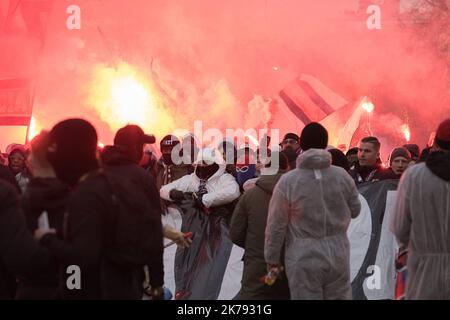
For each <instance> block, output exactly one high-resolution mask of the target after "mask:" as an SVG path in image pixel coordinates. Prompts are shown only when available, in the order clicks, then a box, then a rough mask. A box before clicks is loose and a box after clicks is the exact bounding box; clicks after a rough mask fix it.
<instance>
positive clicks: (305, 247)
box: [264, 123, 361, 300]
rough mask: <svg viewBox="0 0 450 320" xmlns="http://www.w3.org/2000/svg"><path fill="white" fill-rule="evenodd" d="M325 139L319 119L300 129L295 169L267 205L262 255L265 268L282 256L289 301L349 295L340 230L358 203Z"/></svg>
mask: <svg viewBox="0 0 450 320" xmlns="http://www.w3.org/2000/svg"><path fill="white" fill-rule="evenodd" d="M327 141H328V133H327V131H326V129H325V128H324V127H322V126H321V125H320V124H318V123H311V124H308V125H307V126H306V127H305V128H304V129H303V132H302V136H301V138H300V143H301V147H302V150H303V153H302V154H301V155H300V156H299V157H298V158H297V168H296V169H294V170H291V171H290V172H288V173H286V174H285V175H283V176H282V177H281V178H280V180H279V181H278V183H277V185H276V186H275V189H274V192H273V195H272V199H271V201H270V205H269V215H268V220H267V226H266V235H265V247H264V255H265V260H266V263H267V264H268V268H273V267H277V266H280V265H281V264H282V263H283V260H284V266H285V269H286V274H287V278H288V283H289V289H290V292H291V299H293V300H298V299H302V300H303V299H311V300H322V299H323V300H331V299H351V297H352V294H351V286H350V246H349V240H348V238H347V234H346V231H347V228H348V225H349V223H350V219H351V218H355V217H357V216H358V214H359V212H360V209H361V203H360V201H359V198H358V191H357V189H356V186H355V183H354V181H353V180H352V178H351V177H350V175H349V174H348V173H347V172H346V171H345V170H344V169H342V168H339V167H335V166H332V165H331V154H330V153H329V152H328V151H326V150H325V148H326V146H327ZM283 249H284V251H285V254H284V257H283V256H282V252H283Z"/></svg>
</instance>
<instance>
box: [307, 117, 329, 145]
mask: <svg viewBox="0 0 450 320" xmlns="http://www.w3.org/2000/svg"><path fill="white" fill-rule="evenodd" d="M327 145H328V132H327V129H325V128H324V127H323V126H322V125H321V124H320V123H317V122H311V123H309V124H307V125H306V126H305V127H304V128H303V131H302V134H301V136H300V147H301V148H302V150H303V151H306V150H308V149H312V148H314V149H325V148H326V147H327Z"/></svg>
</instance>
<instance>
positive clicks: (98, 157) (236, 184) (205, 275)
mask: <svg viewBox="0 0 450 320" xmlns="http://www.w3.org/2000/svg"><path fill="white" fill-rule="evenodd" d="M155 141H156V139H155V137H154V136H153V135H149V134H146V133H144V131H143V130H142V129H141V128H140V127H139V126H136V125H127V126H125V127H123V128H121V129H120V130H118V131H117V133H116V135H115V138H114V144H113V145H111V146H106V147H104V148H101V149H100V148H99V147H98V141H97V132H96V129H95V128H94V127H93V125H92V124H91V123H89V122H88V121H86V120H83V119H68V120H65V121H62V122H60V123H58V124H57V125H55V126H54V127H53V128H52V129H51V130H50V131H48V132H47V131H43V132H41V134H39V135H38V136H37V137H35V138H34V139H33V140H32V141H31V143H30V145H29V146H23V145H20V144H12V145H10V146H9V147H8V148H7V150H6V153H5V154H3V156H2V157H1V158H0V162H1V163H0V203H1V206H0V229H1V230H0V299H142V298H143V297H145V296H147V297H150V298H151V299H164V272H165V270H164V263H163V254H164V245H163V239H164V238H168V239H171V240H172V241H174V242H175V243H176V244H177V246H178V249H177V257H176V259H175V269H176V271H175V272H176V275H175V278H176V279H175V280H176V283H177V291H176V292H175V298H176V299H202V298H203V297H208V298H211V297H212V298H216V299H217V297H218V291H219V289H220V281H219V282H218V283H217V281H216V282H215V280H214V279H213V278H214V277H216V278H217V277H221V276H223V273H224V269H225V266H223V263H219V262H217V263H215V264H214V265H209V266H208V267H204V268H203V269H201V270H202V271H201V272H198V273H195V272H193V271H192V270H193V269H189V268H192V265H195V266H197V267H198V263H197V261H201V260H202V259H203V260H204V259H206V258H205V256H207V255H208V253H205V252H203V251H202V250H197V249H194V248H195V246H196V243H197V244H198V245H201V243H200V242H211V243H215V245H214V246H213V249H212V250H213V254H212V256H213V257H212V258H211V257H210V256H211V254H209V255H210V256H208V257H209V259H220V256H221V255H222V256H223V255H226V254H229V251H230V250H231V249H230V248H231V247H230V246H231V245H232V243H234V244H235V245H237V246H239V247H242V248H243V249H244V256H243V257H242V260H243V265H244V269H243V274H242V281H241V289H240V291H239V293H238V295H237V296H236V299H351V298H352V290H351V283H350V266H349V260H350V248H349V240H348V237H347V234H346V232H347V228H348V226H349V224H350V221H351V219H353V218H356V217H357V216H358V215H359V213H360V210H361V203H360V200H359V193H358V189H357V188H358V185H360V184H367V183H376V182H377V181H381V180H388V179H390V180H392V179H393V180H400V183H399V186H398V191H397V198H396V206H395V213H394V218H393V220H392V223H391V230H392V232H393V234H394V235H395V236H396V238H397V240H398V244H399V247H400V248H401V249H400V251H404V250H407V251H408V262H407V264H408V278H407V285H406V298H407V299H450V279H449V276H448V275H449V274H450V119H447V120H445V121H443V122H442V123H441V124H440V125H439V127H438V128H437V130H436V137H435V140H434V143H433V145H431V146H427V148H425V149H424V150H422V151H420V148H419V147H418V146H417V145H415V144H407V145H403V146H398V147H396V148H394V149H393V150H392V152H391V153H390V155H389V158H388V162H387V163H386V164H385V163H383V162H382V160H381V156H380V147H381V145H380V141H379V140H378V139H377V138H376V137H365V138H363V139H362V140H361V141H360V142H359V145H358V146H355V147H353V148H351V149H349V150H348V151H347V153H346V154H344V153H343V152H342V151H341V150H339V149H337V148H334V147H332V146H329V145H328V132H327V130H326V128H324V127H323V126H322V125H320V124H319V123H310V124H308V125H306V126H305V127H304V128H303V130H302V132H301V134H300V135H297V134H295V133H287V134H286V135H285V136H284V138H283V140H282V141H281V142H280V144H279V145H278V147H279V148H272V149H273V150H270V149H269V150H268V152H267V155H266V157H261V156H260V150H253V149H252V148H251V147H250V146H249V145H244V146H240V147H239V148H238V146H236V144H235V143H234V142H233V140H224V141H223V143H220V144H219V145H218V146H214V147H213V148H211V146H209V147H207V148H204V147H203V146H198V145H197V144H196V138H195V136H194V135H192V134H188V135H186V136H184V137H183V138H179V137H176V136H174V135H167V136H165V137H163V138H162V139H161V141H160V146H159V147H160V151H161V154H162V155H161V157H160V158H159V159H158V158H156V156H155V153H152V152H145V151H144V150H146V149H145V146H146V145H148V144H155ZM266 142H267V145H268V146H269V145H270V140H269V139H267V141H266ZM180 147H181V148H180ZM174 150H180V151H178V152H177V156H179V158H181V159H183V161H182V162H181V163H179V162H177V161H174ZM269 159H271V160H270V161H273V160H274V159H276V162H277V163H278V167H277V170H276V172H272V173H271V174H267V169H268V168H269V167H270V166H271V162H270V161H268V160H269ZM171 208H178V209H179V210H180V212H182V213H183V214H182V219H183V227H182V229H181V230H177V229H175V228H174V227H173V226H171V225H168V224H166V225H163V223H162V217H163V216H164V215H166V214H167V213H168V211H169V210H170V209H171ZM43 221H44V222H43ZM45 222H46V223H45ZM205 223H206V224H208V226H211V227H208V228H212V229H211V230H213V231H211V230H210V229H208V230H209V231H208V232H212V233H211V234H214V232H216V234H215V235H216V237H213V236H211V237H203V236H200V235H198V233H201V232H205V231H204V230H206V229H205V227H204V225H205ZM186 228H188V229H186ZM189 228H197V229H196V230H190V229H189ZM187 231H193V232H194V237H193V238H192V239H191V238H189V237H186V233H187ZM196 233H197V234H196ZM217 234H219V235H220V236H218V237H217ZM217 239H220V240H217ZM216 242H217V243H216ZM218 248H220V249H218ZM214 250H216V251H214ZM216 253H217V254H216ZM192 261H194V262H192ZM73 266H76V267H78V268H79V270H80V271H81V272H80V279H78V280H77V279H75V278H74V274H73V272H69V271H68V270H73V269H71V267H73ZM181 266H183V268H186V269H185V271H184V272H185V273H182V272H181V271H180V270H178V271H177V268H178V269H180V268H182V267H181ZM166 272H167V270H166ZM268 272H269V273H270V272H276V274H277V280H276V281H275V283H273V284H272V283H270V285H268V284H267V282H265V281H262V280H261V276H263V275H265V274H267V273H268ZM186 274H188V277H187V278H189V281H187V280H186ZM74 279H75V280H74ZM77 282H79V283H78V284H81V285H77ZM70 284H71V285H70ZM205 284H206V285H205ZM199 286H203V288H198V287H199ZM200 292H201V293H200Z"/></svg>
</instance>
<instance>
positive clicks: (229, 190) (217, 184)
mask: <svg viewBox="0 0 450 320" xmlns="http://www.w3.org/2000/svg"><path fill="white" fill-rule="evenodd" d="M200 161H212V162H215V163H217V164H218V165H219V170H217V172H216V173H214V175H213V176H212V177H210V178H209V179H208V181H207V182H206V189H207V190H208V193H207V194H205V195H203V199H202V200H203V205H204V206H205V207H206V208H210V207H216V206H220V205H223V204H227V203H230V202H232V201H233V200H235V199H237V198H238V197H239V196H240V191H239V185H238V184H237V182H236V179H235V178H234V177H233V176H232V175H231V174H228V173H225V166H226V164H225V162H224V160H223V158H222V156H221V155H220V152H218V151H217V150H216V151H215V152H214V150H212V149H209V148H205V149H203V150H201V151H200V152H199V153H198V157H197V161H196V163H198V162H200ZM199 186H200V179H199V178H198V177H197V176H196V174H195V172H194V173H192V174H190V175H187V176H184V177H182V178H180V179H178V180H175V181H173V182H171V183H169V184H166V185H165V186H163V187H161V190H160V191H159V194H160V196H161V198H163V199H164V200H168V201H172V199H170V196H169V193H170V191H171V190H173V189H176V190H179V191H183V192H197V191H198V188H199Z"/></svg>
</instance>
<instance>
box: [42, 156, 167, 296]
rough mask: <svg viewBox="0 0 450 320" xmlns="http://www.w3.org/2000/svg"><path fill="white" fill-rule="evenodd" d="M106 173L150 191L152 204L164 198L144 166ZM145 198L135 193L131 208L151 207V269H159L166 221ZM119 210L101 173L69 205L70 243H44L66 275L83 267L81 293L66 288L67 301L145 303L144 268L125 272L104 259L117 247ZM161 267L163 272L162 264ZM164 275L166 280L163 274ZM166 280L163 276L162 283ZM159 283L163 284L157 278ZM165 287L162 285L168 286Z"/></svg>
mask: <svg viewBox="0 0 450 320" xmlns="http://www.w3.org/2000/svg"><path fill="white" fill-rule="evenodd" d="M105 171H106V172H109V173H112V171H121V172H122V173H121V175H124V176H127V177H128V178H129V179H131V180H134V181H135V182H136V183H137V184H140V185H141V186H142V187H143V188H145V190H146V191H147V192H148V194H149V198H150V197H151V196H153V198H156V199H157V198H158V193H157V191H156V189H155V187H154V184H153V182H152V179H151V177H150V176H149V175H148V174H147V173H146V172H145V170H144V169H142V168H141V167H139V166H138V165H134V164H133V165H132V164H129V165H126V164H124V165H120V166H117V167H115V166H114V167H112V168H111V169H110V168H107V169H106V170H105ZM112 174H113V173H112ZM142 194H143V193H142V192H133V190H129V193H127V195H126V196H127V197H128V198H129V199H130V201H131V202H136V203H141V204H148V205H149V213H150V214H152V217H154V229H153V230H149V234H150V235H151V236H152V237H154V241H153V243H154V248H152V251H154V255H152V256H151V257H149V264H153V261H154V260H158V261H159V260H161V261H162V226H161V218H160V212H158V211H157V209H156V208H154V207H152V208H151V209H150V201H149V198H145V197H141V195H142ZM152 203H155V202H152ZM156 203H158V202H157V201H156ZM115 210H116V207H115V206H114V204H113V200H112V195H111V189H110V185H109V184H108V182H107V181H106V179H105V177H104V176H103V175H102V174H99V173H98V172H96V171H94V172H91V173H89V174H88V175H86V176H84V177H83V178H82V179H81V182H80V183H79V185H78V186H77V187H76V188H75V189H74V191H73V192H72V194H71V196H70V199H69V201H68V206H67V215H66V220H65V222H64V223H65V234H64V241H61V240H59V239H58V238H57V237H56V236H53V235H46V236H45V237H43V239H42V240H41V242H42V243H43V244H44V245H46V246H47V247H48V248H49V249H50V250H51V252H52V253H54V254H55V255H56V256H57V257H58V259H59V260H60V261H61V262H62V263H63V265H64V266H63V270H65V267H66V266H69V265H77V266H79V267H80V270H81V290H65V288H63V289H64V298H65V299H141V298H142V294H143V288H142V283H143V280H144V274H143V266H136V267H127V268H123V267H119V266H118V265H116V264H114V263H112V262H111V261H109V260H108V259H106V258H105V256H104V254H103V253H104V250H105V249H106V248H107V244H108V243H109V242H110V241H111V239H109V236H110V234H111V230H109V229H108V228H107V221H109V220H110V218H111V216H110V215H111V214H112V213H114V212H115ZM160 265H161V266H162V262H161V264H160ZM160 273H161V274H162V270H161V271H160ZM155 274H156V272H155ZM162 277H163V274H162V276H160V278H162ZM154 279H155V281H157V277H156V276H154ZM160 281H161V284H162V280H160ZM60 282H61V283H62V284H63V285H64V284H65V283H66V280H65V279H64V278H63V279H62V280H60Z"/></svg>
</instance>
